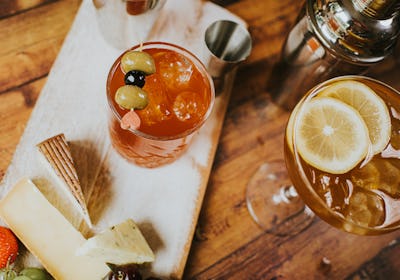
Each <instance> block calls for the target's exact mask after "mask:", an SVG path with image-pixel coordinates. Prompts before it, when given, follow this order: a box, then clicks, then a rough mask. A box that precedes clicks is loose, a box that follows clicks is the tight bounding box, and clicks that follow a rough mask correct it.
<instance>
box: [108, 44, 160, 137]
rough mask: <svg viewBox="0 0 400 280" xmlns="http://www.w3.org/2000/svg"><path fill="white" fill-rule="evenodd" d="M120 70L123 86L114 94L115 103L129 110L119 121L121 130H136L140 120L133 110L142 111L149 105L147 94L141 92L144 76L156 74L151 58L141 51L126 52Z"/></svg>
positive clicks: (144, 80)
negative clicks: (123, 74) (122, 75)
mask: <svg viewBox="0 0 400 280" xmlns="http://www.w3.org/2000/svg"><path fill="white" fill-rule="evenodd" d="M121 69H122V71H123V72H124V73H125V77H124V82H125V85H124V86H121V87H120V88H118V90H117V92H116V93H115V98H114V99H115V102H116V103H117V104H118V105H119V106H121V107H122V108H123V109H127V110H130V111H129V112H127V113H126V114H125V115H124V116H123V117H122V119H121V128H122V129H137V128H139V127H140V118H139V116H138V115H137V114H136V113H135V112H134V110H142V109H144V108H146V106H147V104H148V103H149V100H148V94H147V92H146V91H145V90H143V89H142V88H143V86H144V85H145V82H146V78H145V77H146V76H147V75H151V74H154V73H155V72H156V66H155V62H154V59H153V57H152V56H151V55H150V54H148V53H146V52H143V51H128V52H127V53H125V54H124V55H123V56H122V58H121Z"/></svg>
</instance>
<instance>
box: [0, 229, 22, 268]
mask: <svg viewBox="0 0 400 280" xmlns="http://www.w3.org/2000/svg"><path fill="white" fill-rule="evenodd" d="M17 254H18V241H17V238H16V237H15V235H14V234H13V233H12V231H11V230H10V229H9V228H5V227H2V226H0V269H1V268H4V267H6V266H7V265H8V264H11V263H13V262H14V261H15V259H16V258H17Z"/></svg>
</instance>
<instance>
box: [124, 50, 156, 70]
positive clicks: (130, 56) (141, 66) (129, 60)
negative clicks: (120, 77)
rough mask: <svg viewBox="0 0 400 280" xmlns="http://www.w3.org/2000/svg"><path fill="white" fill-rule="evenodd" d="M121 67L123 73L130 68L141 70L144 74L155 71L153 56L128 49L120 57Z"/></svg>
mask: <svg viewBox="0 0 400 280" xmlns="http://www.w3.org/2000/svg"><path fill="white" fill-rule="evenodd" d="M121 67H122V70H123V71H124V72H125V73H128V72H129V71H131V70H137V71H142V72H143V73H145V74H146V75H150V74H153V73H154V72H156V65H155V63H154V59H153V57H152V56H151V55H150V54H148V53H146V52H142V51H128V52H127V53H125V54H124V55H123V56H122V58H121Z"/></svg>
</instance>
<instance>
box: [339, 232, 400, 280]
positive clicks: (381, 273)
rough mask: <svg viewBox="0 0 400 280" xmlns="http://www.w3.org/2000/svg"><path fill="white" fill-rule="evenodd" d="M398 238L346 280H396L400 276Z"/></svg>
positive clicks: (399, 243) (399, 244)
mask: <svg viewBox="0 0 400 280" xmlns="http://www.w3.org/2000/svg"><path fill="white" fill-rule="evenodd" d="M398 256H400V238H398V239H397V240H395V241H393V242H392V243H390V244H389V246H387V247H385V248H384V249H382V250H381V251H380V252H379V253H378V254H377V255H376V256H375V257H374V258H373V259H371V260H369V261H368V262H366V263H364V264H363V265H362V266H361V267H360V268H359V269H358V270H357V271H356V272H354V273H353V274H351V275H350V276H348V277H346V280H360V279H375V280H397V279H399V275H400V258H399V257H398Z"/></svg>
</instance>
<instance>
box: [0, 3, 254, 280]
mask: <svg viewBox="0 0 400 280" xmlns="http://www.w3.org/2000/svg"><path fill="white" fill-rule="evenodd" d="M221 19H228V20H232V21H236V22H238V23H240V24H243V25H244V26H246V23H245V22H243V20H241V19H240V18H238V17H237V16H236V15H234V14H232V13H230V12H228V11H227V10H225V9H223V8H221V7H219V6H217V5H215V4H213V3H210V2H207V1H200V0H190V1H178V0H168V1H166V3H165V5H164V7H163V8H162V10H161V11H160V14H159V15H158V17H157V19H156V21H155V22H154V25H153V26H152V28H151V29H148V32H147V33H146V36H145V41H164V42H170V43H173V44H177V45H180V46H182V47H184V48H186V49H188V50H189V51H191V52H192V53H194V54H195V55H197V56H198V57H199V58H200V60H202V59H203V56H204V50H205V49H204V48H205V45H204V40H203V36H204V35H203V34H204V30H205V29H206V28H207V26H208V25H209V24H211V23H212V22H214V21H215V20H221ZM137 28H141V26H140V24H138V26H137ZM146 30H147V29H146ZM138 43H140V42H138ZM122 51H123V50H121V49H119V48H115V47H114V46H112V45H110V44H109V43H107V41H106V40H105V39H104V37H103V36H102V34H101V30H100V29H99V26H98V25H97V24H96V10H95V8H94V6H93V4H92V1H90V0H84V1H82V4H81V7H80V9H79V11H78V13H77V15H76V18H75V20H74V23H73V25H72V27H71V30H70V32H69V33H68V35H67V37H66V39H65V41H64V44H63V46H62V48H61V50H60V52H59V55H58V57H57V59H56V61H55V63H54V65H53V67H52V70H51V72H50V74H49V76H48V80H47V82H46V84H45V86H44V88H43V89H42V92H41V94H40V97H39V99H38V101H37V103H36V105H35V108H34V110H33V112H32V114H31V118H30V120H29V122H28V124H27V126H26V128H25V131H24V134H23V136H22V138H21V140H20V143H19V144H18V146H17V149H16V151H15V154H14V157H13V159H12V162H11V164H10V166H9V168H8V169H7V172H6V174H5V176H4V179H3V181H2V182H1V185H0V199H1V198H4V197H5V196H6V195H7V194H8V193H9V192H10V190H12V189H13V188H14V187H15V186H16V185H18V182H20V181H21V179H23V178H29V179H31V180H32V182H33V183H34V185H36V186H37V188H38V189H39V190H40V192H41V193H42V194H43V195H44V197H45V198H46V199H47V200H48V201H49V202H50V204H51V205H53V206H54V207H55V208H56V209H57V210H58V211H59V212H60V213H61V214H62V216H63V217H65V219H66V220H67V221H68V222H69V223H71V225H72V226H73V227H74V228H76V229H77V230H78V231H79V232H80V233H81V234H82V236H84V238H90V237H92V236H93V235H95V234H98V233H99V232H102V231H104V230H105V229H107V228H109V227H110V226H113V225H115V224H118V223H121V222H122V221H124V220H126V219H128V218H131V219H133V220H135V222H136V223H137V224H138V227H139V228H140V230H141V231H142V233H143V235H144V236H145V238H146V240H147V242H148V243H149V245H150V247H151V248H152V250H153V251H154V254H155V261H154V262H153V263H152V264H151V265H150V266H148V267H147V270H148V274H151V275H156V276H158V277H162V278H168V279H180V278H182V276H183V272H184V267H185V263H186V260H187V256H188V253H189V249H190V245H191V241H192V238H193V234H194V231H195V227H196V221H197V218H198V215H199V212H200V208H201V204H202V201H203V196H204V193H205V190H206V186H207V182H208V178H209V175H210V171H211V167H212V162H213V159H214V155H215V152H216V148H217V143H218V138H219V134H220V131H221V127H222V124H223V120H224V116H225V112H226V108H227V105H228V101H229V96H230V94H231V91H232V84H233V79H234V76H235V72H234V71H233V72H231V73H229V74H227V75H226V76H225V77H224V78H223V79H224V81H223V86H222V87H218V90H217V92H216V94H217V98H216V101H215V104H214V108H213V112H212V114H211V116H210V117H209V119H208V120H207V122H206V123H205V125H204V126H203V127H202V128H201V129H200V131H199V132H198V133H197V134H196V135H195V137H194V139H193V141H192V143H191V145H190V148H189V149H188V150H187V152H186V153H185V154H184V155H183V156H182V157H180V158H179V159H178V160H177V161H175V162H173V163H172V164H168V165H165V166H162V167H158V168H152V169H146V168H142V167H138V166H135V165H133V164H130V163H128V162H127V161H126V160H124V159H123V158H121V157H120V156H119V155H118V154H117V153H116V152H115V151H114V150H113V148H112V147H111V145H110V141H109V136H108V131H107V100H106V94H105V83H106V78H107V74H108V70H109V68H110V66H111V65H112V63H113V61H114V60H115V59H116V58H117V57H118V56H119V55H120V53H121V52H122ZM60 133H63V134H64V135H65V137H66V139H67V141H68V144H69V146H70V148H71V154H72V157H73V159H74V164H75V168H76V170H77V173H78V177H79V180H80V184H81V187H82V192H83V195H84V199H85V201H86V202H87V207H88V211H89V213H90V218H91V222H92V223H93V227H91V228H90V227H88V226H87V224H86V223H85V222H84V219H83V218H82V215H81V214H80V212H79V211H78V210H77V209H76V207H72V206H71V205H73V203H72V202H71V198H70V197H69V196H68V195H67V194H66V192H65V188H64V187H62V186H61V185H62V182H61V181H60V180H59V178H58V177H57V175H56V174H55V173H54V170H51V168H49V165H48V164H47V163H46V162H45V160H43V157H42V156H41V155H40V152H39V150H38V149H37V147H36V145H37V144H38V143H41V142H42V141H43V140H44V139H47V138H51V137H53V136H55V135H58V134H60ZM27 211H28V210H27V209H26V210H24V209H21V210H20V211H19V214H20V215H21V217H23V216H24V213H26V212H27ZM17 214H18V213H17ZM0 224H4V221H1V220H0ZM32 226H35V225H32ZM36 226H38V225H36ZM40 226H43V227H45V226H46V227H47V228H48V230H50V231H51V230H52V225H51V223H50V224H48V225H40ZM60 241H61V240H60ZM55 244H56V245H55V246H62V244H59V245H57V242H55ZM45 261H46V260H45ZM18 262H19V263H18V264H17V265H43V263H41V262H39V261H38V259H37V258H36V256H34V255H32V254H31V253H30V252H29V251H27V250H26V251H25V252H21V256H20V258H18ZM42 262H43V260H42ZM59 265H60V266H62V264H59ZM86 279H89V278H86Z"/></svg>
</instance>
